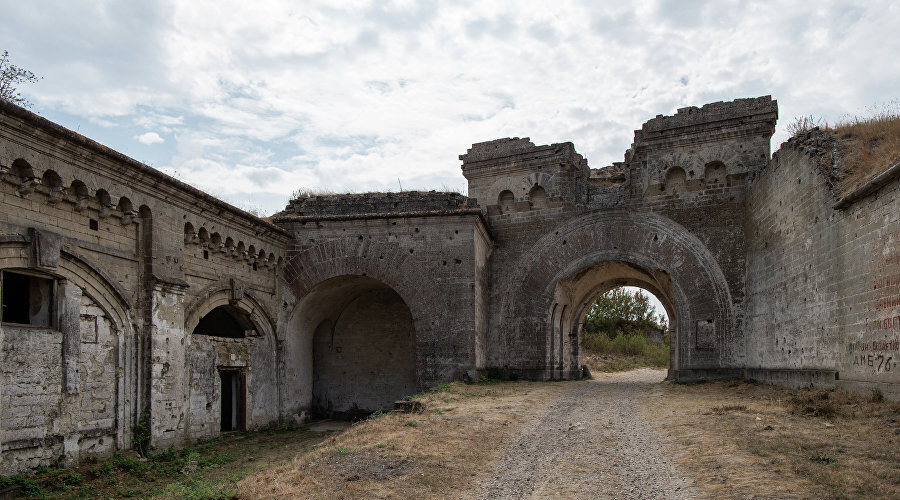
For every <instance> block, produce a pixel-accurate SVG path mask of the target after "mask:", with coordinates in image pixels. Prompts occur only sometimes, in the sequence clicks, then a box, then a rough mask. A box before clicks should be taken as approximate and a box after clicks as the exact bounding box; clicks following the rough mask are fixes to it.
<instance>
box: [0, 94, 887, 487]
mask: <svg viewBox="0 0 900 500" xmlns="http://www.w3.org/2000/svg"><path fill="white" fill-rule="evenodd" d="M777 113H778V111H777V103H776V102H775V101H773V100H771V98H769V97H760V98H755V99H739V100H736V101H733V102H725V103H713V104H707V105H705V106H703V107H702V108H693V107H690V108H683V109H680V110H678V112H677V114H676V115H674V116H668V117H666V116H658V117H656V118H654V119H652V120H650V121H648V122H647V123H645V124H644V125H643V127H642V128H641V129H640V130H637V131H635V141H634V143H633V144H632V147H631V148H630V149H629V150H628V151H627V152H626V153H625V156H624V159H623V161H622V162H618V163H615V164H613V165H612V166H610V167H606V168H603V169H593V170H592V169H591V168H589V166H588V164H587V161H586V160H585V159H584V158H583V157H582V156H581V155H579V154H578V153H577V152H576V150H575V147H574V145H572V144H571V143H562V144H553V145H548V146H536V145H534V144H532V143H531V142H530V141H529V140H528V139H519V138H511V139H500V140H495V141H490V142H485V143H479V144H474V145H473V146H472V147H471V148H470V149H469V150H468V151H467V152H466V154H464V155H462V156H460V159H461V160H462V171H463V174H464V175H465V176H466V178H467V179H468V181H469V191H468V192H469V196H463V195H460V194H457V193H437V192H402V193H368V194H348V195H322V196H313V195H310V196H303V197H300V198H298V199H295V200H292V201H291V202H290V203H289V204H288V206H287V207H286V208H285V209H284V210H283V211H282V212H280V213H278V214H276V215H275V216H273V217H272V218H271V221H267V220H263V219H259V218H257V217H254V216H252V215H250V214H248V213H245V212H243V211H241V210H239V209H237V208H234V207H232V206H230V205H228V204H226V203H224V202H222V201H219V200H217V199H215V198H213V197H211V196H209V195H206V194H205V193H203V192H201V191H199V190H197V189H194V188H192V187H190V186H187V185H185V184H183V183H181V182H179V181H177V180H175V179H172V178H170V177H168V176H166V175H164V174H162V173H160V172H158V171H156V170H154V169H152V168H150V167H148V166H146V165H143V164H141V163H139V162H136V161H134V160H131V159H130V158H127V157H125V156H123V155H121V154H119V153H116V152H114V151H112V150H110V149H108V148H106V147H104V146H102V145H99V144H97V143H95V142H92V141H90V140H89V139H86V138H84V137H82V136H80V135H78V134H75V133H73V132H71V131H69V130H66V129H64V128H62V127H59V126H58V125H55V124H53V123H51V122H49V121H47V120H45V119H42V118H40V117H37V116H35V115H33V114H31V113H29V112H27V111H25V110H22V109H20V108H17V107H15V106H13V105H9V104H5V103H0V207H2V210H0V272H2V276H0V278H2V281H3V288H2V292H0V293H2V300H3V312H2V314H3V316H2V318H0V320H2V321H0V356H2V364H0V473H4V474H7V473H13V472H16V471H20V470H24V469H27V468H29V467H35V466H38V465H46V464H49V463H56V462H59V461H62V462H63V463H72V462H75V461H78V460H79V459H81V458H83V457H85V456H88V455H108V454H111V453H113V452H114V451H116V450H123V449H128V448H131V446H132V436H133V432H134V431H133V430H134V428H135V426H136V425H137V424H138V423H139V422H141V421H142V420H143V421H146V422H147V423H148V424H149V426H150V430H151V435H152V444H153V445H154V446H157V447H165V446H170V445H181V444H184V443H188V442H192V441H195V440H198V439H204V438H209V437H213V436H216V435H219V434H220V433H222V432H228V431H231V430H241V429H255V428H264V427H267V426H271V425H276V424H278V423H280V422H286V421H302V420H304V419H306V418H308V417H309V415H311V414H319V415H331V416H339V417H355V416H359V415H362V414H365V413H367V412H371V411H374V410H377V409H383V408H386V407H389V406H390V404H391V402H392V401H394V400H395V399H399V398H401V397H403V396H404V395H408V394H411V393H414V392H417V391H421V390H424V389H427V388H430V387H433V386H435V385H436V384H438V383H441V382H445V381H449V380H454V379H465V378H477V377H478V376H480V375H487V376H502V377H509V378H515V377H524V378H531V379H554V378H571V377H577V376H579V375H580V353H579V340H580V335H581V331H580V323H581V321H582V320H583V317H584V314H585V312H586V308H587V306H588V305H589V304H590V303H591V302H592V301H593V299H594V298H596V297H597V296H598V295H599V294H601V293H603V292H605V291H607V290H609V289H611V288H614V287H616V286H621V285H636V286H641V287H643V288H646V289H647V290H649V291H651V292H653V293H654V294H655V295H656V296H657V297H659V298H660V300H661V301H662V303H663V304H664V306H665V307H666V309H667V312H668V313H669V317H670V322H671V328H672V331H671V332H670V334H671V337H672V339H673V342H672V345H671V349H672V352H671V355H672V356H671V366H670V376H672V377H673V378H676V379H679V380H686V381H687V380H699V379H709V378H722V377H749V378H755V379H759V380H765V381H771V382H776V383H781V384H786V385H792V386H803V385H816V386H821V387H833V386H840V387H844V388H848V389H852V390H858V391H869V390H872V389H878V390H880V391H881V392H882V393H883V394H885V395H886V396H888V397H891V398H900V384H898V382H900V376H898V375H897V373H898V368H900V367H898V366H897V362H898V357H900V352H898V348H900V346H898V337H900V302H898V297H900V202H898V196H897V192H898V185H900V180H898V179H900V168H898V167H897V166H896V165H894V166H893V167H892V168H888V169H887V170H886V171H885V172H884V173H883V174H882V175H881V176H879V177H878V178H876V179H875V180H874V181H872V182H870V183H868V184H866V185H863V186H862V187H861V188H860V189H858V190H857V191H855V192H853V193H850V194H848V195H847V196H845V197H844V198H840V199H839V195H838V194H836V191H835V189H834V188H833V186H832V185H831V181H830V177H829V172H828V171H827V169H826V168H825V167H823V163H822V160H821V159H822V156H823V154H824V152H823V150H822V148H821V147H818V146H817V144H820V143H821V141H819V140H818V138H817V137H815V133H820V132H815V133H814V134H813V135H810V136H804V137H798V138H795V139H791V140H790V141H788V142H786V143H785V144H783V145H782V147H781V149H780V150H779V151H778V152H776V153H775V154H774V155H772V154H771V152H770V149H769V142H770V138H771V135H772V133H773V132H774V127H775V121H776V119H777ZM884 167H889V166H887V165H886V166H884Z"/></svg>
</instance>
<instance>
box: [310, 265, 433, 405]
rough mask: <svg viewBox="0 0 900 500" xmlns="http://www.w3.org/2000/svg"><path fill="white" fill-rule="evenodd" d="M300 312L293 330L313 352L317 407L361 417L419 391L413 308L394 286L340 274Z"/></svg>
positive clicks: (323, 284) (313, 292)
mask: <svg viewBox="0 0 900 500" xmlns="http://www.w3.org/2000/svg"><path fill="white" fill-rule="evenodd" d="M295 314H296V315H297V316H298V318H299V321H298V322H297V323H296V324H295V325H294V327H295V328H296V329H297V331H296V332H295V333H294V334H295V335H299V336H301V337H303V338H305V339H307V345H308V346H309V347H308V348H309V349H311V351H312V352H311V353H310V354H311V358H312V400H311V405H310V409H311V410H312V411H313V412H314V413H316V414H319V415H322V416H328V417H338V418H357V417H360V416H364V415H367V414H369V413H371V412H373V411H376V410H389V409H391V407H392V405H393V402H394V401H396V400H398V399H401V398H403V397H404V396H407V395H410V394H413V393H415V392H416V334H415V333H416V332H415V326H414V323H413V316H412V312H411V311H410V309H409V307H408V306H407V304H406V302H405V301H404V300H403V298H402V297H400V295H399V294H398V293H397V292H396V291H395V290H394V289H392V288H391V287H390V286H388V285H387V284H385V283H383V282H381V281H379V280H376V279H373V278H370V277H366V276H351V275H345V276H338V277H334V278H331V279H328V280H325V281H323V282H321V283H319V284H317V285H316V286H315V287H313V288H312V290H311V291H310V293H308V294H307V295H306V297H304V299H303V300H302V301H301V303H300V304H299V305H298V310H297V311H296V313H295Z"/></svg>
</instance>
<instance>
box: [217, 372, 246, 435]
mask: <svg viewBox="0 0 900 500" xmlns="http://www.w3.org/2000/svg"><path fill="white" fill-rule="evenodd" d="M219 379H220V380H221V382H222V398H221V400H222V409H221V420H220V421H221V430H222V432H230V431H243V430H246V429H247V420H246V412H245V408H246V406H247V382H246V377H245V376H244V373H243V372H242V371H240V370H228V369H220V370H219Z"/></svg>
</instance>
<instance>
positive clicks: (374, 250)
mask: <svg viewBox="0 0 900 500" xmlns="http://www.w3.org/2000/svg"><path fill="white" fill-rule="evenodd" d="M414 257H415V255H414V254H411V253H409V251H408V249H404V248H401V247H400V246H398V245H397V244H396V243H391V242H385V241H378V240H375V239H370V238H366V237H363V238H352V239H350V238H347V239H341V240H331V241H327V242H324V243H321V244H318V245H315V246H312V247H308V248H304V249H303V250H302V251H301V252H297V253H294V254H293V255H292V257H291V258H290V259H289V260H288V262H287V263H286V265H285V278H286V281H287V286H288V288H289V289H290V292H291V294H290V295H293V297H294V300H295V302H294V303H293V304H288V305H287V307H288V309H289V312H287V313H286V320H285V321H284V322H283V325H284V327H283V332H281V333H280V338H281V339H282V342H283V344H282V345H283V346H284V349H283V352H284V362H283V365H284V399H283V401H284V405H283V411H284V415H283V416H284V417H291V416H296V415H301V414H302V412H304V411H307V410H308V409H309V408H310V407H311V404H312V398H313V393H312V388H313V383H312V380H313V371H312V340H313V333H314V332H310V331H308V330H309V329H308V328H306V327H305V326H302V323H303V318H302V316H303V314H304V301H305V300H308V299H309V295H310V293H311V292H312V291H313V290H314V289H315V288H316V287H317V286H319V285H320V284H322V283H326V282H329V280H333V279H337V278H345V277H359V278H368V279H372V280H376V281H378V282H380V283H383V284H384V285H385V286H386V287H388V288H390V289H391V290H393V291H394V292H396V294H397V295H398V296H399V297H400V299H402V301H403V302H404V303H405V304H406V306H407V307H408V309H409V312H410V315H411V320H412V328H413V330H414V334H415V352H416V358H415V380H416V383H415V390H417V391H418V390H422V389H424V388H426V387H429V386H431V385H433V384H435V383H437V382H440V381H445V380H452V379H458V378H462V377H464V376H465V375H466V373H465V370H466V369H469V368H471V367H465V368H460V367H458V366H455V365H452V364H451V362H452V360H451V362H446V360H445V359H443V357H442V352H440V351H439V350H438V349H435V348H434V346H435V345H436V344H437V343H438V342H440V341H443V342H446V341H444V340H443V339H441V340H440V341H439V340H436V339H434V337H436V336H438V335H440V332H441V331H442V330H441V328H442V327H443V325H446V324H450V323H451V319H452V318H451V317H450V316H451V315H452V314H453V310H452V308H448V307H440V306H439V305H440V304H443V303H445V302H446V297H445V296H442V294H441V291H440V288H439V287H436V286H427V284H428V283H431V282H433V281H434V278H433V277H431V276H430V275H429V273H428V269H427V265H423V264H422V262H421V261H419V260H417V259H415V258H414ZM313 326H314V327H315V325H313Z"/></svg>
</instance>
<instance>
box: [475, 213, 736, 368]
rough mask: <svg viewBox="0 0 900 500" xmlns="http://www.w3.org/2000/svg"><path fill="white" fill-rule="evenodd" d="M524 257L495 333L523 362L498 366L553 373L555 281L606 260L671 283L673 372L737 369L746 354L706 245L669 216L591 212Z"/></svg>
mask: <svg viewBox="0 0 900 500" xmlns="http://www.w3.org/2000/svg"><path fill="white" fill-rule="evenodd" d="M524 255H525V256H524V257H523V258H522V259H521V260H520V261H519V262H518V263H517V265H516V266H515V269H516V272H515V273H514V274H513V276H512V279H510V280H509V281H508V282H507V283H505V284H504V285H503V286H504V288H505V290H504V291H503V292H501V293H500V294H499V296H500V297H502V299H501V301H500V304H499V307H498V310H497V314H498V315H499V322H498V325H499V326H498V328H497V330H496V331H495V332H493V333H494V335H495V336H496V338H495V341H496V342H497V344H498V345H499V346H502V349H503V350H505V351H506V352H512V353H514V354H515V356H513V358H518V359H520V360H521V363H520V364H519V366H518V367H504V366H497V367H496V368H500V369H501V370H504V371H510V372H515V373H517V374H518V375H521V376H525V377H529V378H549V377H550V376H552V375H551V374H552V369H551V367H550V366H548V362H547V356H546V355H545V353H546V352H547V347H548V345H549V343H550V341H551V339H550V338H549V335H548V333H547V332H549V331H551V330H552V328H551V327H550V326H549V325H550V323H551V322H552V321H553V320H552V319H550V314H549V313H548V311H550V309H551V308H552V306H553V304H554V294H555V293H556V290H557V286H558V284H559V283H560V282H563V281H566V280H570V279H572V278H573V277H575V276H576V275H578V274H579V273H582V272H584V271H585V270H586V269H589V268H591V267H592V266H595V265H597V264H600V263H604V262H618V263H624V264H627V265H631V266H634V267H636V268H638V269H642V270H644V271H645V272H650V273H662V275H665V276H667V277H668V279H669V280H670V282H671V303H672V307H673V309H674V310H675V312H676V315H677V326H676V327H677V330H678V332H679V334H678V336H677V339H675V340H674V341H673V342H675V343H676V346H675V347H674V352H673V362H672V372H673V375H675V376H677V377H679V378H683V379H686V378H690V377H691V376H692V375H691V374H692V372H696V371H698V370H702V371H703V372H704V374H709V373H710V370H712V371H717V370H721V369H723V368H728V367H729V366H734V364H735V363H736V361H737V360H738V358H740V357H742V355H743V344H742V342H741V341H740V338H738V337H737V331H738V329H737V328H736V325H735V324H734V322H735V317H734V314H733V311H732V299H731V294H730V291H729V288H728V284H727V282H726V279H725V275H724V274H723V273H722V270H721V269H720V268H719V266H718V264H717V263H716V261H715V258H714V257H713V255H712V254H711V253H710V251H709V249H707V248H706V246H705V245H704V244H703V242H701V241H700V240H699V239H697V237H695V236H694V235H692V234H691V233H690V232H688V231H687V230H686V229H685V228H683V227H681V226H680V225H678V224H677V223H675V222H674V221H672V220H670V219H667V218H665V217H662V216H659V215H655V214H650V213H628V212H623V211H615V212H600V213H594V214H590V215H586V216H583V217H580V218H578V219H575V220H572V221H569V222H567V223H565V224H563V225H561V226H559V227H557V228H554V229H553V230H552V231H551V232H549V233H547V234H546V235H544V236H543V237H541V238H540V239H538V240H537V241H536V242H535V243H534V244H533V245H532V246H531V248H530V250H529V251H527V252H526V253H525V254H524ZM495 359H502V358H500V357H499V356H498V357H496V358H495ZM507 359H509V358H507Z"/></svg>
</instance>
